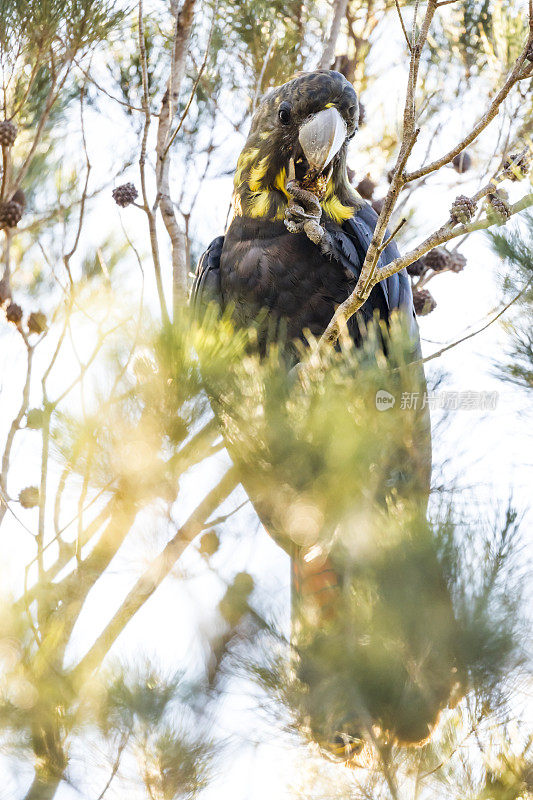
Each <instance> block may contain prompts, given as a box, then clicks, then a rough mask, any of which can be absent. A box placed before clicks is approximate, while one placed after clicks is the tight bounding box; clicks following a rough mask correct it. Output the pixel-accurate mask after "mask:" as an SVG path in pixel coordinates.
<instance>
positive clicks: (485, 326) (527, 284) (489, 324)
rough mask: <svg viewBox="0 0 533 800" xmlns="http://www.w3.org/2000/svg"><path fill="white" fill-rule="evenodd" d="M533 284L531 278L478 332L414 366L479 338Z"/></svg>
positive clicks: (458, 340) (415, 362) (449, 345)
mask: <svg viewBox="0 0 533 800" xmlns="http://www.w3.org/2000/svg"><path fill="white" fill-rule="evenodd" d="M532 282H533V278H530V280H529V281H528V282H527V283H526V285H525V286H523V287H522V289H521V290H520V291H519V292H518V294H516V295H515V296H514V297H513V298H512V299H511V300H510V301H509V302H508V303H506V304H505V305H504V306H503V307H502V308H501V309H500V310H499V311H498V313H497V314H495V315H494V316H493V317H492V318H491V319H490V320H489V321H488V322H486V323H485V325H483V326H482V327H481V328H478V329H477V330H475V331H472V332H471V333H469V334H467V335H466V336H462V337H461V338H460V339H457V341H455V342H451V343H450V344H447V345H446V346H445V347H441V349H440V350H437V352H436V353H432V354H431V355H430V356H426V358H421V359H420V360H419V361H414V362H413V364H425V363H426V362H427V361H433V359H435V358H440V356H442V355H443V353H446V352H448V350H452V348H454V347H457V346H458V345H460V344H462V343H463V342H466V341H468V339H472V338H473V337H474V336H477V335H478V334H480V333H483V331H486V330H487V328H490V326H491V325H493V324H494V323H495V322H496V321H497V320H499V319H500V317H501V316H503V314H505V312H506V311H508V309H510V308H511V306H512V305H514V304H515V303H516V302H518V300H520V298H521V297H523V295H524V294H525V293H526V292H527V290H528V289H529V287H530V286H531V283H532Z"/></svg>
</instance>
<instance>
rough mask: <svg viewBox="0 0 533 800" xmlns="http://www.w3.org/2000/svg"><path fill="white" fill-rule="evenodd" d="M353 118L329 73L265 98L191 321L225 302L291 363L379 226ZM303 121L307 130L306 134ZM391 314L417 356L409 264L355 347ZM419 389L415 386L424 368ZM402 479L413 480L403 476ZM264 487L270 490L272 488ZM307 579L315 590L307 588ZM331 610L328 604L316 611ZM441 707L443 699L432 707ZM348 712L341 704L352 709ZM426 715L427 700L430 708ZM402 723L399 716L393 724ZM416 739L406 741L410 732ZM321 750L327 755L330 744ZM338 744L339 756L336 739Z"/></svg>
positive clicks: (326, 566) (199, 279)
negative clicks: (303, 215)
mask: <svg viewBox="0 0 533 800" xmlns="http://www.w3.org/2000/svg"><path fill="white" fill-rule="evenodd" d="M332 109H333V110H332ZM358 117H359V113H358V102H357V97H356V94H355V92H354V90H353V87H352V86H351V85H350V84H349V83H348V81H346V79H345V78H344V77H343V76H342V75H340V74H339V73H337V72H329V71H317V72H314V73H309V74H304V75H300V76H298V77H297V78H295V79H294V80H292V81H290V82H289V83H288V84H285V85H284V86H282V87H280V88H278V89H275V90H272V91H271V92H269V93H268V94H267V96H266V98H265V99H264V100H263V102H262V103H261V104H260V106H259V108H258V110H257V112H256V114H255V115H254V119H253V121H252V126H251V130H250V134H249V136H248V140H247V142H246V145H245V148H244V150H243V152H242V153H241V156H240V158H239V161H238V164H237V170H236V175H235V193H234V198H233V206H234V215H233V218H232V221H231V223H230V225H229V228H228V230H227V232H226V235H225V236H224V237H222V236H219V237H218V238H216V239H214V240H213V242H211V244H210V245H209V247H208V249H207V250H206V252H205V253H204V254H203V256H202V257H201V259H200V262H199V264H198V268H197V270H196V276H195V280H194V285H193V289H192V296H191V302H192V304H193V307H194V309H195V312H196V314H197V315H198V316H199V317H201V316H202V314H203V311H204V310H205V308H206V307H207V305H208V304H209V303H210V302H212V301H214V302H216V303H217V304H218V305H219V306H220V308H221V309H222V310H226V309H231V311H232V314H233V318H234V320H235V322H236V324H237V325H238V326H244V327H248V326H252V325H257V326H258V331H259V337H258V341H259V345H260V349H261V351H262V352H264V350H265V347H266V344H267V342H268V339H269V337H273V338H274V337H275V338H276V339H278V340H279V339H280V338H281V339H282V340H283V341H284V342H285V346H286V353H287V354H288V355H289V356H290V358H289V361H290V362H291V361H292V362H293V361H294V356H295V353H296V352H297V351H296V349H295V348H294V347H292V346H291V343H292V342H294V341H295V340H300V341H304V342H305V341H306V335H307V332H310V333H311V334H312V335H314V336H315V337H320V336H321V335H322V333H323V332H324V330H325V329H326V327H327V325H328V323H329V321H330V320H331V318H332V316H333V314H334V312H335V309H336V308H337V306H338V305H339V304H340V303H342V302H343V301H344V300H345V299H346V298H347V297H348V296H349V294H351V292H352V291H353V289H354V287H355V285H356V282H357V279H358V277H359V275H360V272H361V268H362V265H363V262H364V259H365V256H366V253H367V250H368V247H369V244H370V242H371V239H372V235H373V232H374V229H375V226H376V222H377V214H376V212H375V211H374V210H373V209H372V208H371V206H370V205H368V204H367V203H366V202H364V201H363V200H362V199H361V198H360V197H359V196H358V195H357V194H355V192H354V191H353V189H352V188H351V185H350V183H349V180H348V176H347V168H346V151H347V142H348V141H349V139H351V138H352V136H353V135H354V133H355V132H356V130H357V120H358ZM322 121H324V124H325V125H326V127H327V126H328V125H329V126H330V130H329V133H328V131H326V134H328V135H324V137H323V140H324V141H325V142H326V144H325V145H324V144H323V143H322V144H320V138H321V132H320V124H321V123H322ZM309 125H311V126H312V136H309V130H310V128H309ZM304 129H306V130H307V136H302V130H304ZM339 131H340V132H341V134H342V136H341V137H339ZM328 136H329V139H328ZM313 137H314V138H315V139H316V140H317V141H318V145H317V147H316V153H313V150H312V147H310V146H309V142H310V141H313ZM328 148H329V150H328ZM326 151H327V152H326ZM324 152H326V156H325V157H323V153H324ZM321 154H322V155H321ZM314 156H316V158H315V159H314ZM313 159H314V160H313ZM320 159H322V161H321V160H320ZM291 170H292V172H291ZM289 174H292V177H293V178H294V177H295V178H296V181H297V182H298V183H299V184H300V185H301V186H302V188H304V189H309V191H311V192H312V193H314V191H313V190H314V187H315V186H316V187H317V190H316V196H317V200H318V201H319V202H320V212H321V216H320V225H321V226H322V228H324V229H325V231H326V235H327V237H328V247H327V248H322V247H320V246H319V245H318V244H316V243H314V242H313V241H311V238H309V237H308V235H307V234H306V233H305V232H304V231H303V230H300V228H297V230H298V232H295V229H294V228H293V230H291V231H289V230H288V228H287V227H286V224H285V223H286V222H287V221H288V222H289V227H290V223H291V219H290V214H291V209H290V208H288V201H289V197H290V193H289V191H288V189H287V179H288V176H289ZM309 176H310V177H309ZM306 182H307V183H306ZM398 256H399V252H398V248H397V246H396V244H395V243H394V242H392V243H390V244H389V245H388V246H387V248H386V249H385V250H384V252H383V253H382V256H381V260H380V263H381V264H382V265H384V264H388V263H390V262H391V261H393V260H394V259H395V258H397V257H398ZM394 312H398V313H399V314H400V315H403V318H404V320H405V322H406V323H407V326H408V329H409V333H410V336H411V340H412V353H413V359H416V358H418V357H419V355H420V342H419V336H418V326H417V323H416V319H415V313H414V308H413V298H412V292H411V284H410V280H409V278H408V276H407V273H406V271H405V270H402V271H401V272H398V273H396V274H394V275H392V276H391V277H390V278H387V279H386V280H384V281H382V282H380V283H379V284H377V285H376V286H375V287H374V288H373V290H372V292H371V294H370V296H369V298H368V300H367V301H366V302H365V304H364V305H363V306H362V308H361V309H360V311H359V312H358V314H357V315H355V317H352V319H351V320H349V322H348V330H349V332H350V335H351V337H352V338H353V340H354V342H355V343H356V345H360V344H361V339H362V337H363V336H364V335H365V328H366V327H367V326H368V324H369V323H370V322H371V321H372V320H373V319H374V317H375V316H377V317H379V319H380V320H383V321H384V322H385V323H386V324H388V323H389V322H390V321H391V317H392V315H393V313H394ZM420 388H423V372H422V370H420ZM420 413H421V423H422V424H421V430H422V429H425V430H422V437H421V438H422V439H423V441H422V442H421V443H419V444H415V445H414V447H413V451H415V450H418V449H419V451H420V452H419V453H418V455H417V454H415V453H414V452H413V464H412V465H411V467H410V466H409V465H407V464H405V472H406V473H409V472H410V471H412V472H413V474H415V473H416V474H417V476H418V478H417V479H418V484H417V485H418V487H419V488H422V487H424V486H425V485H426V484H428V482H429V470H430V460H431V459H430V438H429V426H428V424H427V423H428V419H427V409H426V410H421V412H420ZM420 453H422V456H421V457H420ZM419 472H420V475H419V474H418V473H419ZM243 482H244V484H245V488H246V485H247V483H248V482H249V476H247V475H243ZM415 482H416V481H415ZM405 485H406V486H409V485H413V483H412V482H411V483H410V479H409V477H408V478H407V480H406V481H405ZM249 488H251V491H250V496H251V499H252V501H253V503H254V506H255V508H256V510H257V512H258V514H259V516H260V518H261V520H262V522H263V523H264V525H265V527H266V528H267V530H268V531H269V533H270V534H271V535H273V536H274V538H275V539H276V540H277V541H278V542H279V543H280V544H281V545H282V546H283V547H285V548H286V549H287V550H288V551H289V552H290V554H291V556H292V557H293V569H294V583H293V588H294V596H295V597H296V596H299V597H300V599H301V600H302V599H303V600H305V595H306V592H311V593H314V594H316V595H317V596H318V594H319V593H320V591H321V590H320V589H317V588H316V587H317V585H320V582H321V581H325V585H326V586H327V590H328V591H327V592H322V594H321V595H320V597H321V600H320V602H319V605H320V604H325V603H326V602H328V598H330V595H331V596H332V597H333V602H334V604H337V605H338V604H339V603H340V602H341V593H340V591H339V586H340V583H341V582H342V577H341V576H339V574H338V572H337V571H336V570H335V567H334V565H332V564H331V563H330V562H329V560H326V563H324V562H323V560H321V561H320V566H318V567H316V566H315V565H314V563H313V562H312V561H309V560H308V559H304V555H305V553H304V552H303V548H300V547H297V546H296V545H294V544H293V542H292V541H291V540H288V537H287V536H285V534H284V531H283V530H276V526H275V524H273V522H272V513H271V507H272V503H271V497H269V496H263V495H264V494H265V492H262V490H261V488H260V487H257V485H256V484H251V486H250V487H249ZM265 491H266V493H267V495H268V489H266V490H265ZM423 495H424V491H423V488H422V491H421V492H420V497H421V500H420V502H421V505H424V498H423ZM421 511H422V513H423V508H421ZM325 525H326V527H327V521H326V522H325ZM317 570H318V572H317ZM317 581H318V583H317ZM306 582H308V583H306ZM308 584H309V585H311V584H312V586H313V588H311V589H309V588H308ZM306 587H307V588H306ZM295 608H296V605H295ZM328 613H329V612H328V611H327V610H326V608H325V607H324V609H323V616H324V619H326V618H327V615H328ZM452 678H453V675H452ZM453 680H455V678H453ZM447 688H448V687H447ZM444 702H445V701H444ZM440 707H441V705H440V701H439V703H437V705H436V708H437V711H438V710H439V709H440ZM352 711H353V709H349V714H351V713H352ZM433 711H434V709H433V707H432V709H431V714H432V713H433ZM431 714H429V712H428V717H427V720H423V724H422V728H423V729H424V730H427V726H430V725H432V724H433V721H434V717H432V716H431ZM400 724H401V720H400V721H398V730H400ZM339 725H340V722H339ZM352 727H353V730H351V733H352V734H353V735H357V728H358V725H357V723H356V722H353V724H352ZM338 730H340V727H339V728H338ZM343 730H344V729H343ZM328 735H329V734H326V733H325V732H324V731H323V732H322V733H321V732H320V731H318V733H317V737H318V738H319V739H321V738H324V737H326V739H327V736H328ZM412 735H413V740H414V739H416V738H417V736H418V732H416V733H413V734H412ZM328 747H330V748H331V749H332V750H333V751H335V744H334V741H333V740H330V741H329V743H328ZM337 749H338V747H337ZM341 750H342V751H343V752H344V745H343V747H342V748H341Z"/></svg>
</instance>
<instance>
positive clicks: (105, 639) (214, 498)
mask: <svg viewBox="0 0 533 800" xmlns="http://www.w3.org/2000/svg"><path fill="white" fill-rule="evenodd" d="M238 485H239V478H238V476H237V470H236V468H235V467H231V468H230V469H229V470H228V471H227V472H226V473H225V475H224V476H223V478H222V479H221V480H220V481H219V483H218V484H217V485H216V486H215V487H214V488H213V489H212V490H211V491H210V492H209V494H208V495H207V496H206V497H205V498H204V500H202V502H201V503H200V504H199V505H198V506H197V507H196V509H195V510H194V511H193V513H192V514H191V515H190V517H189V518H188V519H187V521H186V522H185V523H184V524H183V525H182V526H181V528H180V529H179V530H178V532H177V533H176V535H175V536H173V537H172V539H171V540H170V541H169V542H168V544H167V545H166V546H165V548H164V549H163V550H162V552H161V553H160V554H159V555H158V556H157V557H156V558H155V559H154V560H153V561H152V563H151V564H150V566H149V567H148V569H147V570H146V571H145V572H144V574H143V575H142V576H141V577H140V578H139V580H138V581H137V583H136V584H135V586H134V587H133V589H131V591H130V592H129V593H128V594H127V596H126V598H125V600H124V602H123V603H122V605H121V607H120V608H119V610H118V611H117V612H116V614H115V615H114V616H113V618H112V620H111V621H110V622H109V623H108V624H107V625H106V627H105V629H104V630H103V631H102V633H101V634H100V636H99V637H98V639H97V640H96V642H95V643H94V644H93V645H92V647H91V648H90V649H89V651H88V652H87V653H86V655H85V656H84V657H83V658H82V659H81V661H80V662H79V663H78V665H77V666H76V667H75V668H74V670H73V674H74V677H75V678H79V679H83V676H84V675H85V674H86V673H87V672H91V671H93V670H94V669H96V668H97V667H98V665H99V664H100V663H101V662H102V659H103V658H104V656H105V655H106V654H107V652H108V651H109V649H110V648H111V646H112V645H113V643H114V641H115V639H116V638H117V636H118V635H119V634H120V633H121V632H122V631H123V630H124V628H125V627H126V625H127V624H128V622H129V621H130V620H131V619H132V617H133V616H134V615H135V614H136V613H137V611H138V610H139V609H140V608H141V607H142V606H143V605H144V603H145V602H146V601H147V600H148V598H149V597H151V595H152V594H153V593H154V592H155V590H156V589H157V588H158V586H159V585H160V584H161V583H162V581H163V579H164V578H166V576H167V575H168V574H169V572H170V570H171V569H172V567H173V565H174V564H175V563H176V561H177V560H178V558H179V557H180V556H181V554H182V553H183V551H184V550H185V548H186V547H187V545H188V544H189V543H190V542H191V541H192V540H193V539H194V538H195V536H196V535H197V534H198V533H199V532H200V531H201V530H202V528H203V526H204V524H205V522H206V520H207V519H208V518H209V517H210V516H211V514H212V513H213V512H214V511H216V509H217V508H218V506H219V505H220V504H221V502H222V501H223V500H224V499H226V498H227V497H229V495H230V494H231V493H232V492H233V491H234V489H235V488H236V487H237V486H238Z"/></svg>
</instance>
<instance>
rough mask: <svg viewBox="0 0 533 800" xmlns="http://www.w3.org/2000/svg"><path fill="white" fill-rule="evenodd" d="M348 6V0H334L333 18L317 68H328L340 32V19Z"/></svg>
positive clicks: (333, 55) (333, 56) (331, 61)
mask: <svg viewBox="0 0 533 800" xmlns="http://www.w3.org/2000/svg"><path fill="white" fill-rule="evenodd" d="M347 8H348V0H335V3H334V5H333V19H332V21H331V28H330V31H329V36H328V40H327V42H326V45H325V47H324V51H323V53H322V58H321V59H320V61H319V64H318V69H329V67H330V66H331V65H332V64H333V60H334V58H335V46H336V44H337V39H338V38H339V33H340V32H341V25H342V21H343V19H344V17H345V14H346V9H347Z"/></svg>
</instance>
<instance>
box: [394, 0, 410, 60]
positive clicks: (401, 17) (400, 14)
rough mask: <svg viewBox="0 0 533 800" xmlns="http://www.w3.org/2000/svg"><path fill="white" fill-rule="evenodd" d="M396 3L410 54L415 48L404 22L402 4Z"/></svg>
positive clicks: (397, 1) (396, 0)
mask: <svg viewBox="0 0 533 800" xmlns="http://www.w3.org/2000/svg"><path fill="white" fill-rule="evenodd" d="M394 2H395V3H396V10H397V12H398V16H399V18H400V25H401V26H402V31H403V35H404V36H405V41H406V42H407V47H408V49H409V52H411V53H412V52H413V48H412V45H411V42H410V41H409V35H408V33H407V29H406V27H405V23H404V21H403V15H402V9H401V8H400V2H399V0H394Z"/></svg>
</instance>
